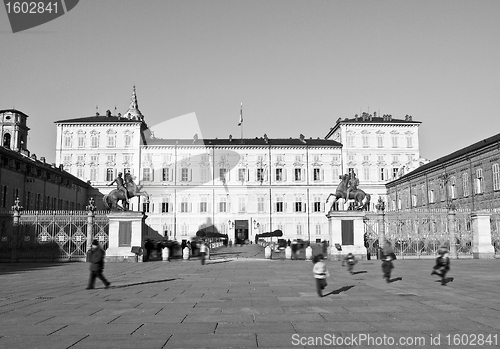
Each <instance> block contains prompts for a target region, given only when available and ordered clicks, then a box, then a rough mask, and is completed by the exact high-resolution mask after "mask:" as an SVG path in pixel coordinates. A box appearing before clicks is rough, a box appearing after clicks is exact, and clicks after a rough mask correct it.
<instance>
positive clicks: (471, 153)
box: [387, 134, 500, 211]
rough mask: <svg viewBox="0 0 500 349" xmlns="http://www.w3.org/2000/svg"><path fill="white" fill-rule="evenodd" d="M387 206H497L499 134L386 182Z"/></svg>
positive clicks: (499, 190)
mask: <svg viewBox="0 0 500 349" xmlns="http://www.w3.org/2000/svg"><path fill="white" fill-rule="evenodd" d="M387 196H388V199H389V200H388V201H389V202H388V204H389V205H388V209H389V210H406V209H412V208H446V207H448V208H452V207H453V208H457V209H470V210H473V211H474V210H481V209H498V208H500V134H497V135H495V136H493V137H490V138H487V139H484V140H482V141H479V142H477V143H474V144H472V145H470V146H468V147H466V148H463V149H460V150H458V151H456V152H454V153H451V154H449V155H446V156H444V157H442V158H439V159H437V160H434V161H432V162H429V163H427V164H425V165H423V166H421V167H419V168H417V169H415V170H414V171H412V172H410V173H407V174H405V175H404V176H402V177H401V178H398V179H396V180H394V181H392V182H389V183H387Z"/></svg>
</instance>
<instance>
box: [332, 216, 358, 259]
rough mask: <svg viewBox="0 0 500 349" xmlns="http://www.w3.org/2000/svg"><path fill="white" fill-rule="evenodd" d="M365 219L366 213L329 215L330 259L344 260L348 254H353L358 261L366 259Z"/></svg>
mask: <svg viewBox="0 0 500 349" xmlns="http://www.w3.org/2000/svg"><path fill="white" fill-rule="evenodd" d="M364 217H365V211H331V212H329V213H328V215H327V218H328V233H329V237H330V246H331V249H330V250H329V251H328V252H329V255H328V259H330V260H342V259H343V258H344V257H345V256H346V255H347V254H348V253H352V254H353V255H354V256H356V258H357V259H358V260H365V259H366V247H365V240H364V234H365V227H364V223H363V219H364ZM336 244H338V245H340V246H341V248H342V251H338V250H337V248H336V247H335V245H336Z"/></svg>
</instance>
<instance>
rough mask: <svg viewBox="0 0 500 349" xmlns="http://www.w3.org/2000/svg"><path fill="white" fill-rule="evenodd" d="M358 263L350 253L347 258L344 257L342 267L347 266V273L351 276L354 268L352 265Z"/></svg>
mask: <svg viewBox="0 0 500 349" xmlns="http://www.w3.org/2000/svg"><path fill="white" fill-rule="evenodd" d="M356 263H358V260H357V259H356V257H355V256H354V255H353V254H352V253H350V252H349V253H348V254H347V256H345V258H344V260H343V261H342V266H345V265H346V264H347V271H348V272H349V273H351V274H353V271H352V269H353V268H354V265H355V264H356Z"/></svg>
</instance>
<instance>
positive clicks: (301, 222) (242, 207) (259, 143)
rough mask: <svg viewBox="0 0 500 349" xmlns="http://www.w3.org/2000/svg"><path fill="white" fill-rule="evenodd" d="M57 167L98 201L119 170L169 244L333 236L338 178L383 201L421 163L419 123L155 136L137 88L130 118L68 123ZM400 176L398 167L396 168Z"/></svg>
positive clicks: (63, 124)
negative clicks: (330, 212)
mask: <svg viewBox="0 0 500 349" xmlns="http://www.w3.org/2000/svg"><path fill="white" fill-rule="evenodd" d="M56 126H57V146H56V163H57V164H60V165H63V166H64V169H65V170H66V171H68V172H70V173H71V174H73V175H74V176H76V177H78V178H80V179H82V180H85V181H87V180H88V181H90V183H91V185H92V187H93V189H92V190H91V191H89V195H90V196H93V197H95V198H96V203H97V206H98V209H102V208H104V203H103V201H102V200H100V199H99V198H100V197H102V195H105V194H108V193H109V192H110V191H111V190H112V189H113V188H112V187H110V186H108V184H109V183H111V182H112V181H113V180H114V179H115V178H116V176H117V174H118V173H119V172H122V173H127V172H129V173H131V174H132V175H133V176H134V177H135V183H136V184H139V187H142V189H141V191H142V192H145V193H147V196H146V195H144V196H140V197H136V198H134V199H132V200H131V207H130V208H131V209H132V210H141V211H145V212H146V213H147V216H148V217H147V220H146V223H147V224H148V226H149V227H150V228H151V229H152V230H153V231H154V232H156V233H159V234H161V235H163V236H166V237H168V238H170V239H176V240H183V239H189V238H190V237H193V236H194V235H195V234H196V232H197V231H198V230H199V229H200V228H201V227H205V226H207V225H214V226H215V227H216V229H217V230H218V231H219V232H221V233H223V234H228V235H229V237H230V238H231V239H232V240H233V241H236V240H238V239H250V240H253V239H254V237H255V235H256V234H259V233H263V232H269V231H274V230H278V229H279V230H281V231H283V234H284V238H285V239H303V240H310V241H322V240H325V239H327V238H328V233H327V232H328V221H327V219H325V215H324V209H325V207H324V206H325V201H326V198H327V197H328V195H329V194H330V193H332V192H335V189H336V188H337V186H338V184H339V176H340V175H341V174H343V173H347V172H348V171H354V172H356V173H357V174H358V175H359V179H360V188H361V189H363V190H364V191H365V192H367V193H368V194H370V195H371V197H372V204H371V209H374V206H375V204H376V199H377V196H381V197H383V198H385V194H386V191H385V184H386V183H387V182H388V181H389V180H390V179H392V178H393V176H395V175H400V174H401V171H400V169H401V168H402V167H404V166H405V165H407V164H408V163H410V164H411V163H415V161H416V160H419V159H420V155H419V148H418V127H419V126H420V122H416V121H412V119H411V117H409V116H407V117H406V118H405V120H397V119H392V117H391V116H384V117H376V115H375V116H371V115H368V114H366V113H364V114H363V115H362V117H359V118H358V117H357V116H356V117H355V118H354V119H345V120H340V119H339V120H338V121H337V123H336V125H335V127H333V128H332V129H331V130H330V132H329V133H328V134H327V136H326V137H325V138H323V139H320V138H316V139H313V138H306V137H304V136H303V135H300V136H299V137H297V138H292V137H290V138H285V139H272V138H268V137H267V136H266V135H263V136H262V137H257V138H243V139H233V138H232V137H231V136H230V137H229V138H225V139H218V138H215V139H198V136H197V135H195V136H193V138H190V139H186V138H179V139H178V138H159V137H158V138H157V137H155V136H154V132H151V130H150V129H149V128H148V126H147V124H146V120H145V118H144V115H143V114H142V113H141V111H140V110H139V106H138V102H137V95H136V92H135V87H134V91H133V94H132V99H131V103H130V106H129V108H128V110H127V111H126V112H125V113H124V114H123V115H121V114H118V115H111V112H109V111H108V112H107V113H106V115H99V114H96V115H94V116H90V117H83V118H74V119H66V120H60V121H57V122H56ZM396 170H397V171H396Z"/></svg>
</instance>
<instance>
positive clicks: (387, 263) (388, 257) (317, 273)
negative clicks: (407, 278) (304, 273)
mask: <svg viewBox="0 0 500 349" xmlns="http://www.w3.org/2000/svg"><path fill="white" fill-rule="evenodd" d="M381 252H382V255H381V260H382V274H383V278H384V279H385V280H386V282H388V283H389V282H391V273H392V270H393V269H394V264H393V263H392V261H394V260H395V259H396V255H395V253H394V250H393V248H392V245H391V243H390V242H388V241H386V242H385V243H384V247H383V248H382V251H381ZM357 262H358V261H357V259H356V257H355V256H354V255H353V254H352V253H348V254H347V255H346V256H345V257H344V259H343V261H342V266H347V271H348V272H349V273H350V274H354V271H353V269H354V265H356V263H357ZM313 263H314V267H313V275H314V278H315V280H316V292H317V294H318V296H319V297H323V290H324V288H325V287H326V286H327V279H326V278H327V277H328V276H329V275H330V274H329V273H328V270H327V268H326V264H325V262H324V255H323V254H319V255H317V256H314V257H313ZM449 270H450V257H449V251H448V249H447V248H446V247H444V246H443V247H440V248H439V250H438V257H437V258H436V264H435V265H434V267H433V268H432V273H431V275H438V276H440V277H441V285H446V274H447V273H448V271H449Z"/></svg>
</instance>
